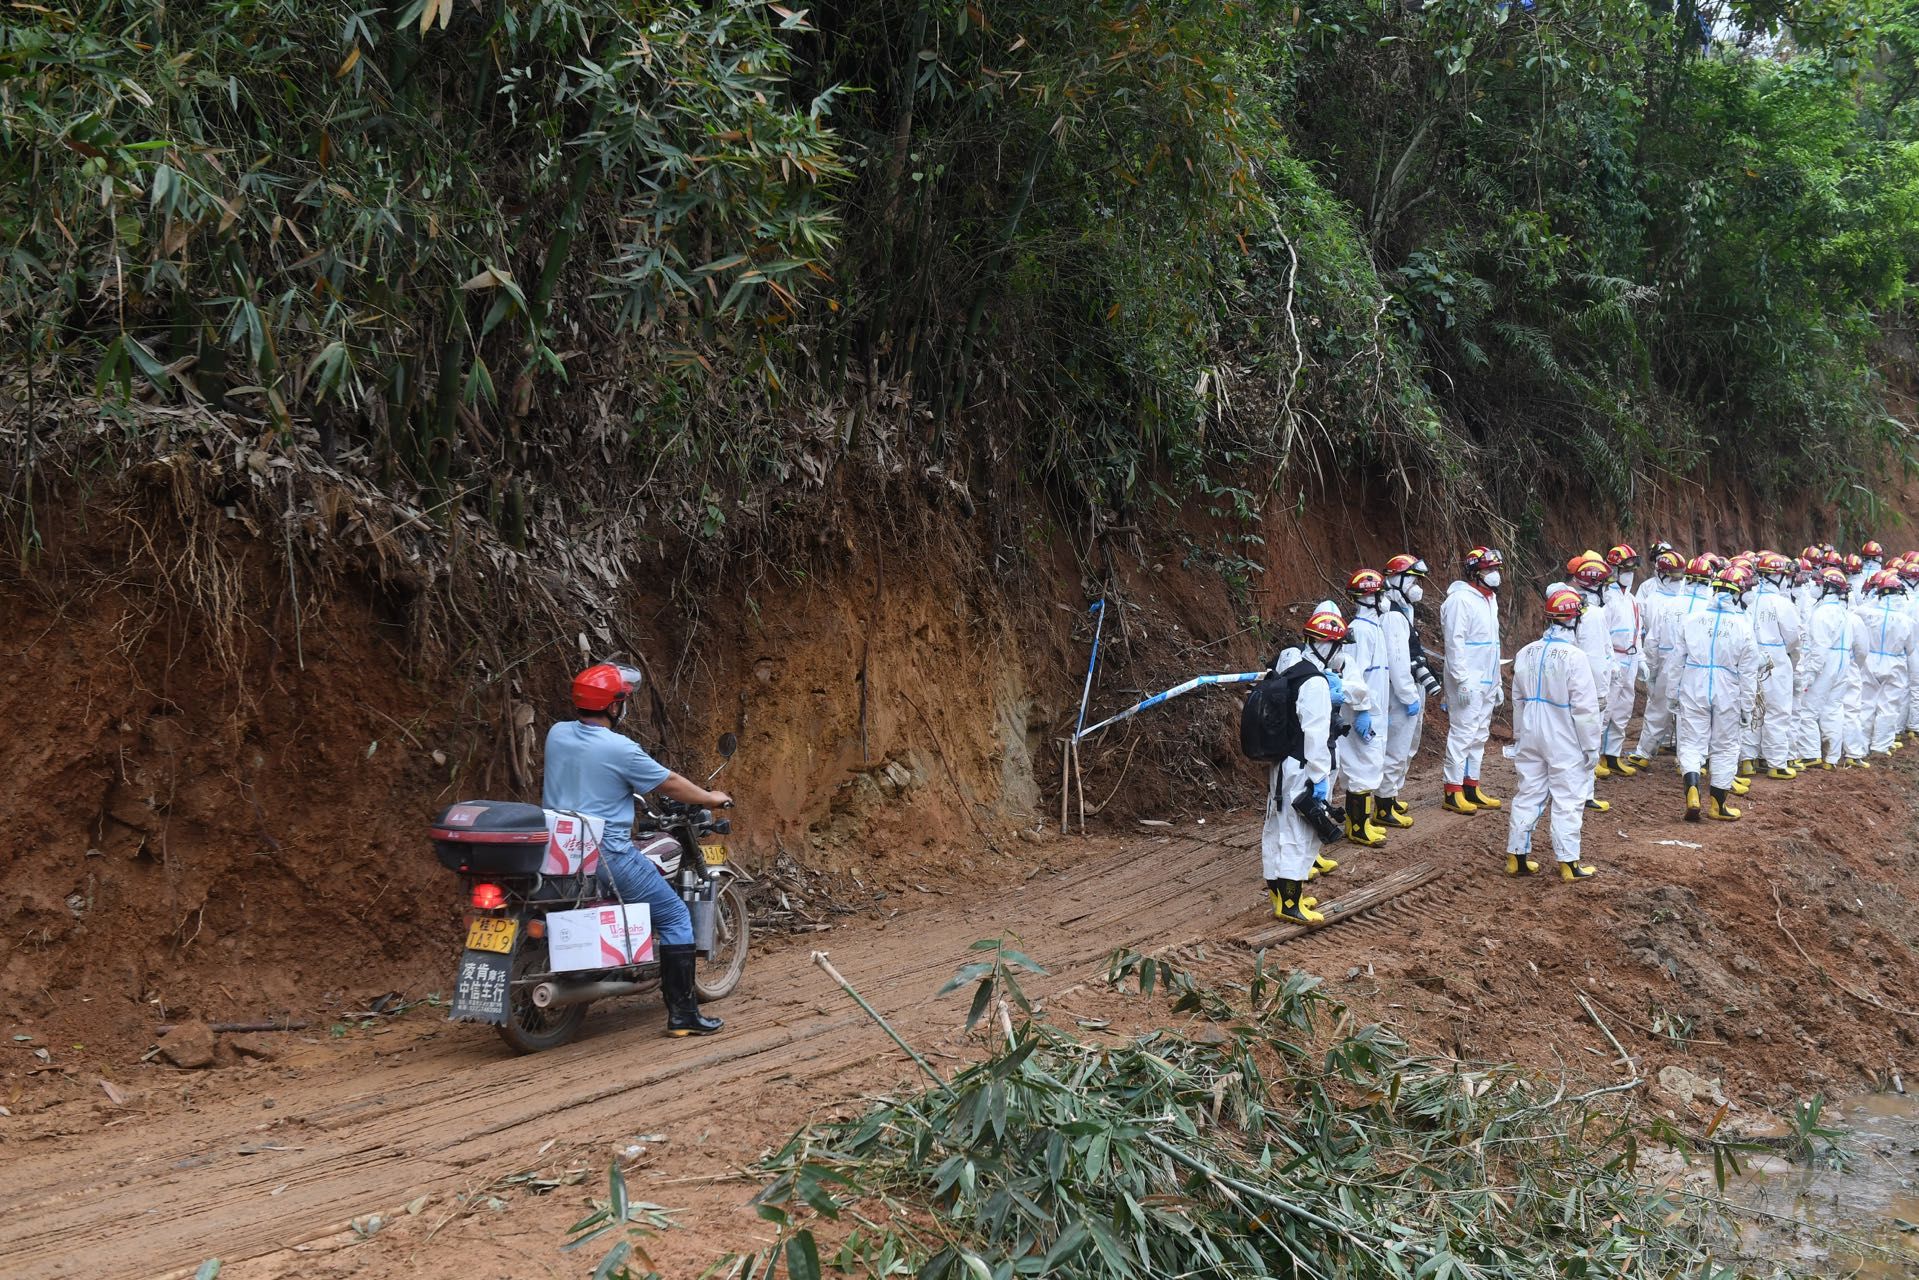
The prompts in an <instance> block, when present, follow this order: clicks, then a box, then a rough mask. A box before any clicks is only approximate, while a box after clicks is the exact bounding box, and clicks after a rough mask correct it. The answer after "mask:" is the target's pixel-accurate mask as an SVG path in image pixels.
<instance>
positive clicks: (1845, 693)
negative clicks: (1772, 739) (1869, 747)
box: [1799, 595, 1863, 764]
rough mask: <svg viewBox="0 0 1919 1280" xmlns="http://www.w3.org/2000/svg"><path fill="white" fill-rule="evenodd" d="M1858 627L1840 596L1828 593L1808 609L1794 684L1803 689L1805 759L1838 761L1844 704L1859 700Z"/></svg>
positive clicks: (1844, 721) (1845, 712) (1845, 716)
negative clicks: (1807, 728) (1807, 731)
mask: <svg viewBox="0 0 1919 1280" xmlns="http://www.w3.org/2000/svg"><path fill="white" fill-rule="evenodd" d="M1860 630H1861V628H1860V626H1859V622H1858V620H1857V619H1855V618H1854V617H1853V616H1852V607H1851V606H1850V605H1849V604H1848V603H1847V602H1846V598H1845V597H1844V596H1840V595H1829V596H1827V597H1825V598H1824V599H1823V600H1821V601H1820V602H1819V604H1818V607H1816V608H1815V609H1813V611H1812V623H1811V625H1810V626H1808V627H1807V628H1806V644H1805V648H1804V650H1803V651H1802V653H1801V658H1802V665H1801V668H1800V671H1799V684H1800V685H1801V686H1802V688H1803V690H1804V691H1803V693H1801V694H1800V697H1801V699H1802V702H1801V705H1802V706H1803V707H1804V708H1805V715H1806V716H1808V717H1810V718H1811V721H1812V726H1813V741H1812V744H1811V745H1812V750H1811V751H1810V752H1809V753H1808V754H1807V756H1806V758H1807V759H1808V760H1811V759H1823V760H1824V761H1825V762H1826V763H1827V764H1838V763H1839V757H1840V756H1841V755H1843V754H1844V753H1845V749H1846V738H1847V733H1848V730H1849V728H1850V722H1849V719H1848V716H1849V714H1850V713H1849V711H1848V709H1847V708H1848V707H1850V706H1856V705H1857V704H1858V700H1859V692H1858V690H1859V670H1858V661H1857V656H1858V651H1859V650H1860V649H1862V648H1863V646H1862V645H1861V644H1860V642H1859V640H1860V637H1859V632H1860ZM1804 723H1805V722H1804V720H1802V721H1801V724H1802V725H1803V724H1804ZM1801 745H1802V748H1803V746H1804V744H1803V743H1802V744H1801Z"/></svg>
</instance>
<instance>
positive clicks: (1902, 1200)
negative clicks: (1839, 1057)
mask: <svg viewBox="0 0 1919 1280" xmlns="http://www.w3.org/2000/svg"><path fill="white" fill-rule="evenodd" d="M1818 1123H1819V1125H1820V1127H1821V1128H1824V1129H1831V1130H1838V1131H1839V1136H1838V1137H1837V1138H1836V1139H1823V1138H1818V1137H1814V1138H1812V1139H1811V1143H1812V1146H1813V1148H1814V1155H1813V1158H1812V1159H1811V1160H1810V1161H1803V1160H1801V1159H1800V1158H1799V1156H1802V1155H1803V1148H1801V1149H1800V1152H1799V1153H1798V1154H1797V1155H1795V1157H1794V1158H1793V1159H1788V1158H1787V1154H1788V1150H1789V1148H1790V1146H1791V1141H1790V1140H1791V1136H1792V1134H1791V1130H1790V1129H1789V1128H1788V1127H1787V1126H1785V1125H1780V1126H1779V1127H1778V1130H1777V1133H1776V1134H1771V1135H1763V1136H1764V1137H1767V1138H1771V1139H1774V1140H1777V1141H1778V1142H1779V1144H1780V1147H1781V1151H1780V1153H1779V1154H1771V1153H1764V1154H1761V1153H1754V1154H1753V1155H1751V1156H1749V1157H1745V1158H1743V1159H1742V1161H1741V1163H1742V1165H1743V1166H1744V1170H1745V1172H1744V1175H1743V1176H1742V1177H1739V1178H1736V1179H1734V1180H1733V1181H1732V1182H1731V1184H1730V1185H1729V1186H1728V1187H1727V1189H1726V1195H1727V1197H1728V1198H1729V1199H1732V1200H1735V1201H1737V1202H1739V1203H1741V1204H1743V1205H1747V1206H1749V1207H1750V1208H1752V1209H1753V1210H1756V1211H1758V1212H1757V1213H1754V1214H1741V1215H1739V1217H1740V1218H1741V1219H1742V1221H1741V1222H1740V1225H1739V1250H1740V1252H1741V1253H1743V1254H1744V1255H1745V1256H1746V1262H1747V1265H1748V1266H1749V1267H1750V1268H1751V1269H1752V1270H1753V1271H1754V1272H1755V1273H1756V1274H1758V1275H1766V1274H1768V1273H1771V1274H1776V1275H1794V1276H1800V1275H1807V1276H1857V1277H1860V1278H1861V1280H1894V1278H1895V1277H1896V1278H1897V1280H1911V1278H1912V1277H1919V1097H1915V1096H1914V1095H1911V1094H1903V1095H1902V1094H1892V1093H1886V1094H1871V1095H1867V1096H1864V1097H1858V1098H1852V1099H1849V1100H1847V1101H1846V1102H1844V1103H1841V1104H1837V1105H1828V1106H1827V1107H1826V1108H1825V1111H1824V1113H1823V1114H1822V1115H1821V1116H1820V1118H1819V1122H1818ZM1706 1178H1707V1186H1706V1187H1705V1188H1704V1190H1705V1191H1706V1192H1707V1193H1709V1194H1710V1192H1711V1186H1710V1178H1711V1175H1710V1172H1709V1171H1708V1173H1707V1174H1706Z"/></svg>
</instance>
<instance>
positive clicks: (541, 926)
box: [526, 920, 546, 938]
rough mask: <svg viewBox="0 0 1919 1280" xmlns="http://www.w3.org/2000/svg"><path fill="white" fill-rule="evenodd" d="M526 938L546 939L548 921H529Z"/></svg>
mask: <svg viewBox="0 0 1919 1280" xmlns="http://www.w3.org/2000/svg"><path fill="white" fill-rule="evenodd" d="M526 936H527V937H529V938H544V937H545V936H546V921H544V920H529V921H527V922H526Z"/></svg>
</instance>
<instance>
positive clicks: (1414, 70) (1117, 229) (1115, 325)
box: [0, 0, 1919, 541]
mask: <svg viewBox="0 0 1919 1280" xmlns="http://www.w3.org/2000/svg"><path fill="white" fill-rule="evenodd" d="M1708 32H1710V33H1711V35H1710V37H1708V35H1707V33H1708ZM1916 54H1919V18H1915V16H1914V13H1913V11H1912V9H1911V6H1910V4H1907V5H1906V6H1905V7H1904V8H1901V7H1900V6H1899V4H1898V3H1897V2H1896V0H1874V2H1873V3H1870V4H1867V5H1865V6H1860V7H1854V6H1842V5H1840V4H1837V3H1833V2H1831V0H1806V2H1805V3H1785V4H1780V3H1775V2H1774V0H1758V2H1757V3H1745V2H1741V3H1735V4H1732V5H1731V6H1730V7H1727V8H1714V9H1710V10H1700V9H1698V8H1696V7H1695V5H1694V4H1693V3H1692V0H1682V2H1681V3H1679V4H1678V5H1677V7H1676V8H1668V7H1665V6H1664V5H1662V4H1652V5H1646V4H1642V3H1639V2H1638V0H1564V2H1560V3H1548V2H1547V0H1532V2H1531V3H1526V2H1525V0H1521V2H1520V3H1506V2H1505V0H1432V2H1431V3H1427V4H1424V5H1400V4H1397V3H1376V2H1374V0H1300V2H1299V3H1291V2H1290V0H1289V2H1287V3H1278V2H1276V0H1228V2H1224V3H1222V2H1221V0H1184V2H1162V3H1150V4H1148V3H1137V2H1135V0H1089V2H1088V3H1084V4H1076V5H1058V4H1053V3H1049V2H1047V0H1014V2H1011V3H992V2H989V0H829V2H827V3H822V4H817V5H814V6H812V7H810V8H804V9H802V8H801V7H800V6H799V5H797V4H795V5H793V6H792V7H787V6H785V5H780V4H773V3H766V2H764V0H713V2H711V3H706V4H697V3H692V2H691V0H679V2H667V0H650V2H623V3H587V2H585V0H468V2H466V3H460V2H458V0H397V2H396V3H394V4H392V5H390V6H388V7H362V6H360V5H358V4H356V3H348V2H345V0H299V2H297V3H296V2H295V0H218V2H209V3H204V4H195V5H171V6H159V5H150V4H144V3H137V2H136V0H92V2H91V3H88V4H85V5H73V4H62V3H60V2H59V0H53V2H51V3H49V4H47V5H45V6H41V5H32V6H14V7H12V8H9V9H8V10H7V11H6V13H5V15H4V17H0V140H4V150H0V254H4V255H5V270H4V271H0V326H4V342H5V344H6V349H7V351H8V356H9V361H8V367H9V368H11V369H14V370H17V371H24V370H26V369H29V368H31V369H32V370H33V371H34V376H33V377H31V378H23V379H21V381H22V382H23V383H24V384H25V385H24V386H22V387H17V388H15V390H16V391H17V392H20V393H23V394H31V395H38V396H45V395H49V394H71V393H75V392H85V393H94V392H97V393H100V394H102V396H103V398H104V399H105V400H107V401H108V402H109V406H111V403H112V402H113V401H114V400H122V401H124V400H126V399H129V398H131V399H135V400H165V399H173V398H180V397H188V398H203V399H208V400H214V401H222V400H223V401H225V402H226V403H229V404H232V405H234V406H236V407H239V408H242V409H245V410H248V411H251V412H254V413H257V414H258V415H260V416H261V418H262V419H263V420H264V421H267V422H269V423H277V424H279V425H280V426H281V427H285V426H287V425H289V424H291V423H292V422H294V421H295V420H299V419H310V420H311V421H313V422H314V423H315V425H317V426H318V427H320V428H321V430H322V432H323V435H324V437H325V438H326V439H327V440H328V441H329V442H334V441H343V442H347V443H364V444H366V445H367V446H368V447H369V448H370V449H371V451H372V452H373V453H374V455H375V456H377V457H378V458H379V459H380V460H381V462H382V463H383V465H384V466H385V467H386V468H387V469H388V471H389V474H391V475H393V476H394V477H395V479H396V480H401V481H407V482H411V483H417V484H419V485H421V486H423V487H424V488H426V489H427V490H428V491H429V493H433V494H439V495H442V496H443V497H445V498H448V499H454V498H457V499H459V500H464V501H468V502H472V503H476V504H484V505H485V506H486V508H487V509H488V510H490V511H491V512H492V513H493V514H494V515H495V517H496V518H497V519H498V520H499V521H500V523H501V526H502V528H503V529H506V530H507V531H508V532H509V533H510V534H513V535H515V536H518V533H519V531H520V529H521V528H522V523H521V522H522V520H523V517H524V515H525V512H526V510H527V505H528V504H529V503H538V502H546V501H548V496H543V495H550V494H551V493H552V491H553V488H554V486H555V484H556V482H557V481H559V480H560V479H561V478H562V477H564V479H565V481H566V484H567V493H568V495H569V496H568V499H567V500H568V501H569V502H573V503H577V502H580V501H583V500H587V498H588V497H590V496H591V495H594V494H595V493H597V494H598V496H599V499H600V500H601V501H605V502H610V501H612V499H613V496H614V494H613V490H615V489H616V488H628V489H630V488H632V487H634V485H635V482H636V481H637V480H639V479H641V478H644V479H645V480H646V481H647V483H646V486H645V489H644V491H643V492H644V500H645V501H646V502H647V503H649V504H650V505H649V506H648V507H647V514H648V516H649V518H651V519H654V520H656V521H660V522H662V523H670V524H674V525H677V526H678V527H680V528H682V529H684V530H686V531H688V532H694V533H700V534H704V535H707V536H709V537H710V536H712V535H715V534H717V533H719V532H720V531H721V529H722V528H723V527H724V526H726V524H727V522H728V521H729V520H731V519H734V518H735V516H736V515H737V513H739V512H740V511H741V510H743V509H749V508H750V509H752V510H755V511H757V512H759V513H760V514H761V515H762V516H764V515H766V514H767V513H768V512H769V511H770V512H772V514H774V515H777V514H778V508H777V507H775V506H772V505H771V504H772V501H773V499H774V498H775V497H776V496H777V495H778V494H780V493H781V492H782V491H791V490H794V489H796V488H798V487H799V486H800V485H801V484H802V483H805V482H811V483H813V484H816V485H823V484H824V483H825V482H826V477H828V476H829V475H830V474H831V473H832V471H833V470H834V469H835V467H836V466H837V465H838V463H839V461H840V460H841V459H843V458H846V457H854V458H858V459H862V460H864V461H867V462H875V461H877V462H879V463H881V464H882V466H881V467H880V468H879V469H878V471H880V472H883V473H886V474H894V475H899V474H911V475H917V476H924V477H928V478H929V483H928V486H927V489H926V491H927V492H928V493H929V494H931V495H933V496H935V497H938V498H944V497H946V496H949V495H952V494H960V495H962V496H961V497H960V505H961V508H962V509H963V510H969V511H970V510H972V509H973V508H972V506H971V501H972V500H973V499H976V498H981V497H985V496H987V495H995V496H997V495H1002V494H1006V493H1009V492H1012V491H1014V490H1017V489H1019V488H1021V487H1023V486H1041V487H1043V488H1044V489H1045V491H1046V492H1047V493H1048V494H1049V495H1050V498H1051V499H1052V503H1053V508H1054V510H1055V512H1056V513H1057V514H1058V515H1060V516H1062V517H1064V518H1067V519H1069V520H1072V521H1074V522H1075V523H1079V522H1090V523H1091V524H1092V525H1093V526H1095V527H1096V526H1097V525H1098V524H1099V523H1100V522H1101V521H1105V520H1110V519H1114V518H1124V517H1125V516H1126V514H1127V513H1128V512H1130V511H1132V510H1134V509H1137V508H1139V507H1141V506H1143V505H1147V504H1149V503H1151V502H1152V501H1154V500H1155V496H1156V495H1171V496H1175V497H1182V498H1183V497H1185V496H1188V495H1190V494H1192V493H1194V492H1195V491H1197V492H1200V493H1203V494H1205V495H1206V496H1207V497H1208V498H1209V499H1210V500H1211V502H1212V503H1213V505H1214V506H1215V507H1216V508H1217V509H1220V510H1224V511H1239V512H1245V511H1249V510H1253V509H1255V508H1256V507H1257V506H1258V504H1259V503H1260V502H1261V500H1262V497H1261V495H1262V493H1263V492H1264V490H1265V488H1266V486H1267V485H1269V484H1273V483H1278V484H1281V485H1282V486H1284V491H1285V493H1286V495H1287V497H1288V498H1289V499H1290V498H1291V497H1292V496H1293V495H1294V494H1295V493H1297V492H1299V491H1300V490H1301V488H1302V487H1307V486H1310V484H1311V483H1312V482H1313V480H1314V478H1315V477H1316V476H1325V477H1330V476H1332V475H1337V476H1338V477H1339V478H1340V479H1341V480H1342V481H1347V482H1350V481H1352V480H1354V479H1357V478H1360V477H1382V478H1384V477H1388V476H1391V475H1392V474H1393V473H1394V472H1399V473H1401V474H1403V475H1404V476H1407V477H1412V478H1418V479H1422V480H1427V481H1436V482H1437V484H1436V485H1427V486H1424V487H1423V488H1422V491H1424V492H1439V493H1443V494H1445V495H1446V496H1447V497H1448V498H1449V499H1451V500H1453V501H1455V502H1459V501H1465V502H1467V503H1469V504H1470V503H1483V504H1485V505H1486V506H1487V507H1488V508H1489V509H1493V510H1498V511H1501V512H1503V513H1505V514H1506V515H1507V516H1508V517H1509V518H1512V519H1515V520H1517V521H1519V522H1521V523H1524V521H1525V520H1526V519H1527V512H1528V511H1532V512H1534V513H1536V512H1537V506H1536V504H1537V503H1538V502H1539V501H1540V486H1539V485H1538V483H1536V481H1537V480H1538V478H1539V477H1540V476H1542V475H1543V476H1546V477H1558V478H1560V479H1561V480H1562V481H1563V482H1565V483H1567V484H1576V485H1578V486H1580V487H1582V488H1590V489H1592V490H1593V491H1595V492H1597V493H1598V494H1599V495H1600V496H1601V497H1602V499H1605V500H1610V501H1612V502H1614V503H1616V504H1618V505H1620V506H1621V507H1624V506H1625V505H1626V504H1627V503H1629V502H1630V500H1631V498H1632V496H1633V494H1634V491H1635V486H1636V485H1637V484H1638V483H1639V481H1640V478H1641V477H1643V476H1644V475H1646V474H1647V473H1648V472H1649V471H1656V470H1659V469H1666V470H1673V471H1678V472H1687V473H1690V472H1694V471H1696V470H1697V469H1698V468H1700V467H1701V466H1702V465H1707V466H1710V467H1711V468H1713V469H1714V472H1715V474H1718V475H1722V476H1723V475H1729V474H1738V475H1740V476H1743V477H1748V478H1750V479H1752V480H1753V481H1755V482H1756V483H1758V484H1759V485H1760V486H1761V487H1762V488H1765V489H1769V490H1772V491H1776V492H1777V491H1787V490H1795V491H1796V490H1800V489H1802V488H1803V487H1805V486H1806V485H1807V484H1809V483H1810V484H1817V485H1819V486H1821V489H1820V490H1819V492H1820V495H1821V496H1823V497H1826V498H1829V499H1836V500H1837V499H1845V498H1846V495H1848V494H1851V493H1854V492H1856V490H1854V489H1853V488H1852V482H1853V481H1854V480H1856V479H1857V478H1858V477H1859V475H1860V474H1861V468H1862V466H1863V465H1865V464H1866V463H1867V462H1868V461H1870V460H1874V459H1877V458H1879V457H1880V456H1882V455H1881V454H1880V452H1879V451H1880V450H1881V449H1883V448H1884V447H1885V446H1887V445H1890V446H1893V447H1894V449H1895V450H1896V451H1897V452H1898V453H1899V454H1901V455H1903V454H1904V452H1905V449H1906V435H1905V432H1904V431H1903V430H1902V429H1901V428H1900V427H1899V426H1898V424H1896V423H1894V422H1893V421H1891V419H1890V418H1889V416H1888V414H1887V412H1886V409H1885V405H1884V400H1883V396H1882V388H1881V387H1880V386H1879V385H1878V384H1877V383H1876V381H1875V375H1874V373H1873V368H1872V355H1873V348H1874V344H1875V342H1876V341H1877V340H1878V338H1879V335H1880V333H1881V328H1882V326H1883V325H1884V324H1886V323H1887V322H1888V321H1889V320H1893V319H1897V318H1898V317H1901V316H1902V315H1903V314H1904V309H1905V305H1906V303H1905V291H1906V288H1907V286H1908V282H1909V281H1910V280H1912V279H1913V275H1914V263H1915V259H1916V258H1919V149H1916V147H1919V144H1916V143H1915V139H1919V106H1916V105H1915V97H1919V93H1916V92H1915V82H1916V81H1919V61H1915V55H1916ZM130 420H131V419H130ZM585 459H599V460H602V461H611V462H613V463H614V464H616V465H613V466H611V467H583V466H581V465H580V464H581V462H582V460H585ZM901 462H905V463H907V464H909V465H908V466H905V467H900V466H897V465H895V464H898V463H901ZM582 473H584V474H582ZM1381 492H1384V490H1383V489H1382V490H1381ZM583 495H584V496H583ZM1020 509H1021V504H1013V503H1004V502H1001V503H994V504H992V506H991V509H990V514H991V515H992V516H993V517H994V518H995V519H996V520H997V521H998V522H999V524H998V527H997V528H996V532H997V533H998V534H999V535H1000V537H1001V538H1002V540H1005V541H1010V535H1012V534H1013V533H1016V532H1017V529H1016V528H1015V527H1014V526H1015V525H1016V523H1017V520H1018V519H1019V514H1018V513H1019V511H1020Z"/></svg>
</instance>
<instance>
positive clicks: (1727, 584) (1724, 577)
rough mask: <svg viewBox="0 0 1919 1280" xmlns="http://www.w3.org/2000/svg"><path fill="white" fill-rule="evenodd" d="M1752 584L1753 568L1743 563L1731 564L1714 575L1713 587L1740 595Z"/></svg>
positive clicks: (1730, 593)
mask: <svg viewBox="0 0 1919 1280" xmlns="http://www.w3.org/2000/svg"><path fill="white" fill-rule="evenodd" d="M1751 585H1752V570H1750V569H1748V568H1746V566H1745V565H1743V564H1729V565H1727V566H1726V567H1725V568H1723V569H1721V570H1720V571H1719V572H1718V573H1716V574H1714V575H1713V578H1712V589H1713V590H1714V591H1723V592H1725V593H1726V594H1727V595H1734V596H1736V595H1738V594H1739V593H1740V592H1741V591H1744V590H1745V589H1746V588H1747V587H1750V586H1751Z"/></svg>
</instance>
